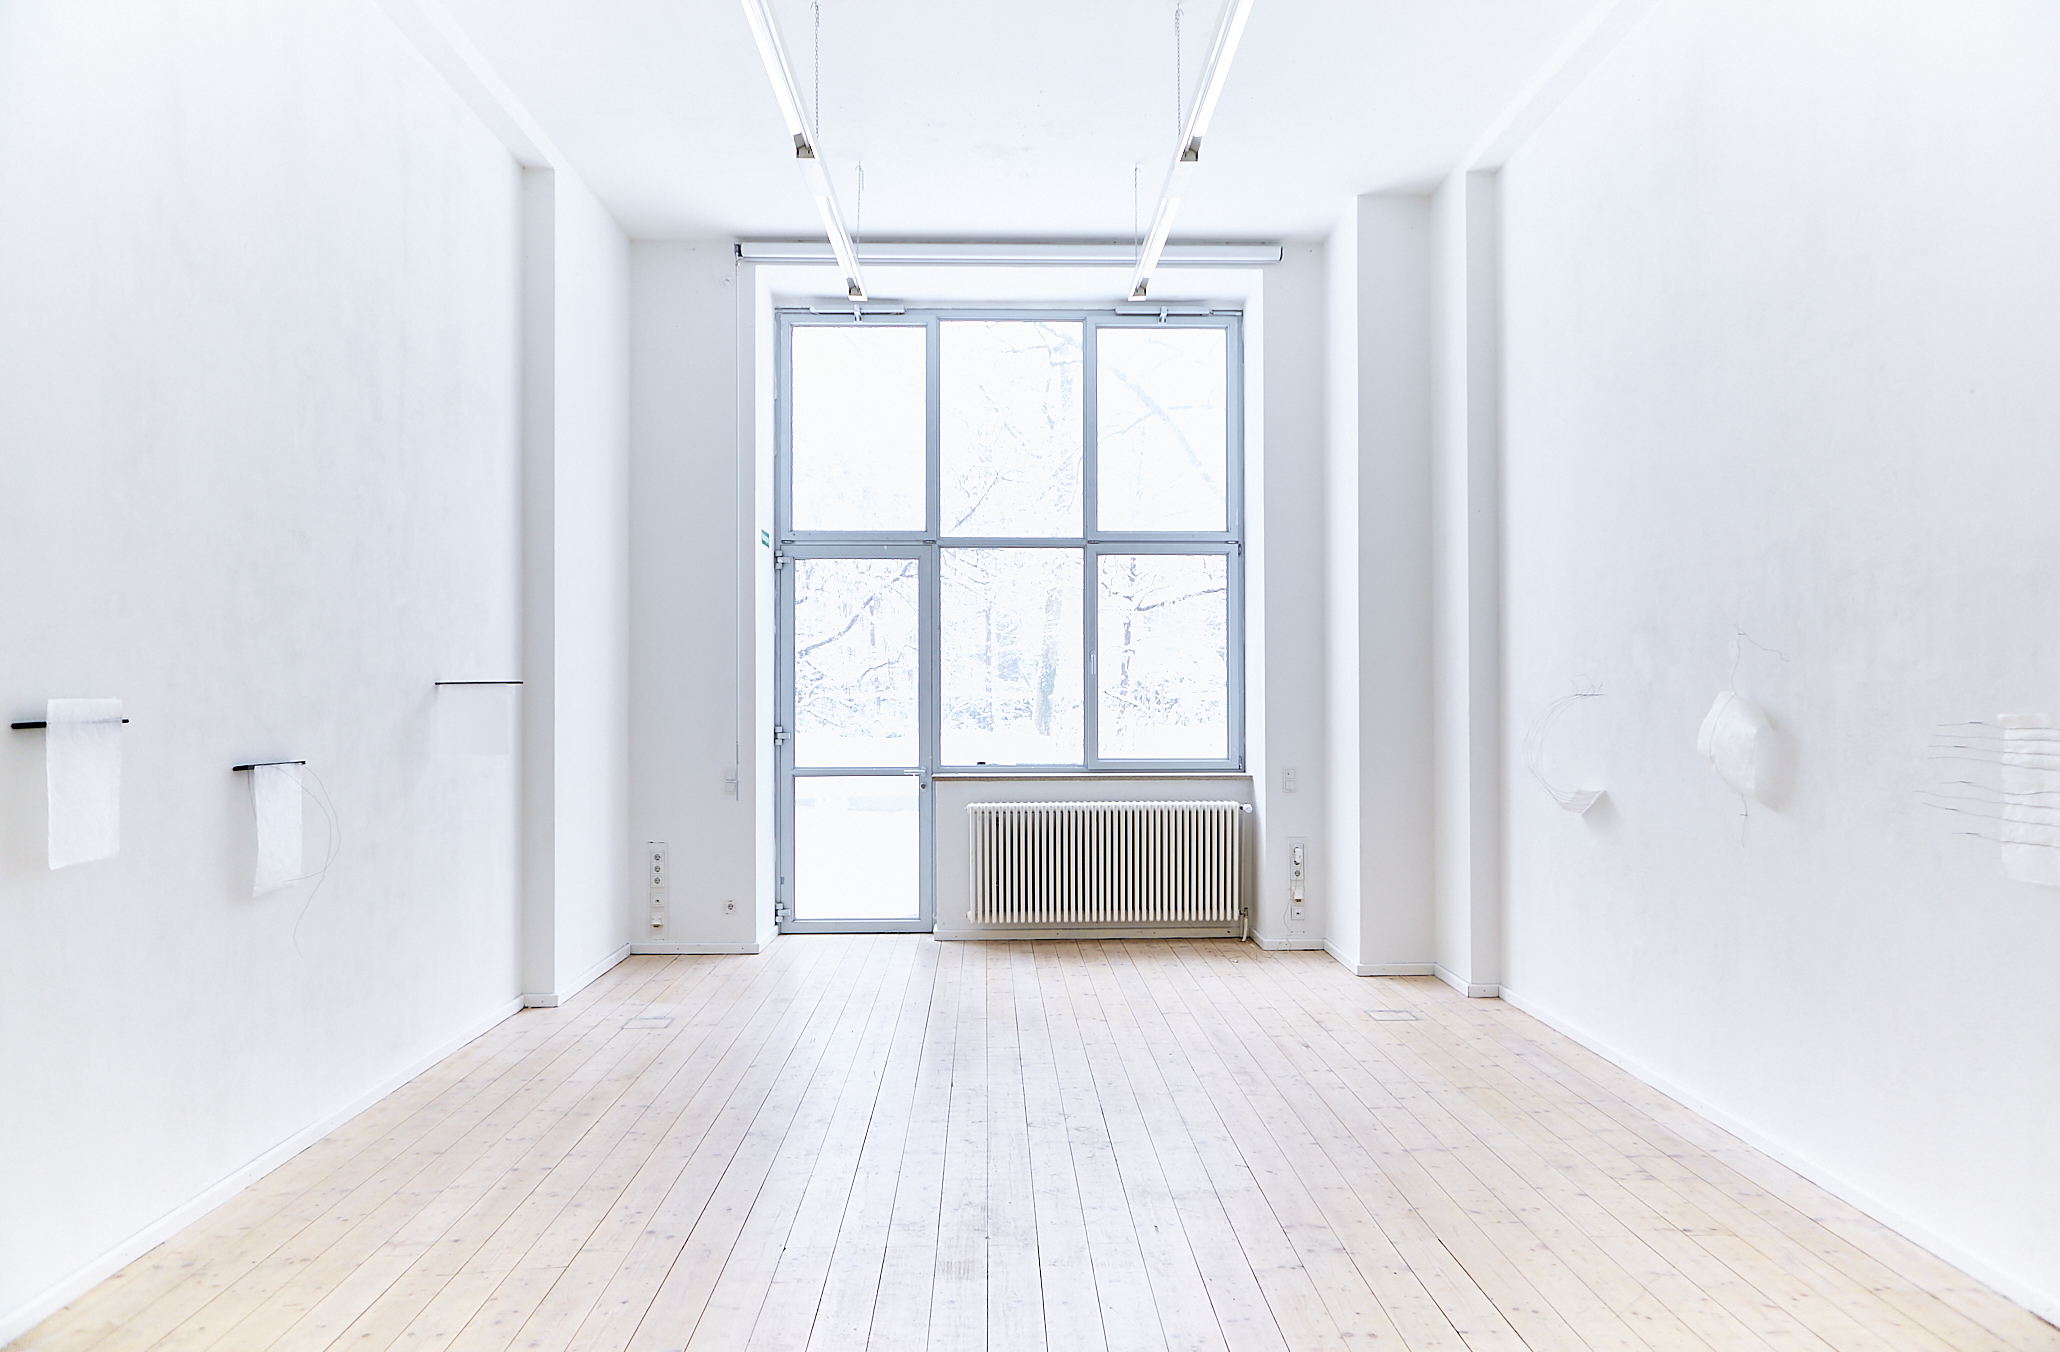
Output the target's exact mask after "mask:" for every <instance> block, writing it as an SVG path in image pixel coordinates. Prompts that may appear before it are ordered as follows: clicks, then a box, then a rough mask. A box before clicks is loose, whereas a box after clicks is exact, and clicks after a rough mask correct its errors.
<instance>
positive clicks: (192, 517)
mask: <svg viewBox="0 0 2060 1352" xmlns="http://www.w3.org/2000/svg"><path fill="white" fill-rule="evenodd" d="M395 4H396V7H397V8H405V6H403V5H401V0H395ZM395 17H399V16H398V15H397V14H396V15H394V16H392V17H390V15H389V14H388V13H382V12H381V9H380V7H379V6H377V5H374V4H372V3H370V2H369V0H311V2H310V3H305V4H295V5H290V6H277V5H263V4H255V3H247V2H245V0H209V2H208V3H190V4H180V5H160V4H148V3H135V2H130V3H120V2H117V0H95V2H94V3H75V2H74V0H64V2H63V3H57V2H56V0H51V2H49V3H45V2H43V0H34V2H32V3H31V2H24V3H15V4H9V5H6V6H0V126H4V127H5V128H7V131H6V133H5V135H4V136H0V407H4V408H5V409H6V410H7V416H6V419H5V421H4V423H0V463H4V468H5V472H6V479H7V484H8V491H7V492H6V493H5V494H4V495H0V576H4V577H5V578H6V579H7V586H6V587H5V588H0V633H4V634H5V636H6V638H5V642H4V644H0V695H4V697H5V699H6V700H7V701H8V702H9V709H8V712H9V713H10V715H11V718H14V719H22V718H30V717H40V716H41V714H40V710H41V708H42V701H43V700H44V699H46V698H47V697H50V696H68V695H111V696H116V697H119V698H121V699H122V700H123V701H124V704H123V709H124V712H125V713H126V714H127V715H128V716H129V717H130V718H131V719H132V720H133V721H132V723H131V724H130V726H129V727H128V728H127V729H126V730H125V731H124V733H123V737H124V743H125V746H124V775H123V777H124V781H125V788H124V797H123V804H122V808H123V810H122V823H123V825H122V831H123V838H122V842H121V852H120V854H119V855H118V856H116V857H115V858H113V859H109V860H103V861H98V862H95V863H90V864H82V865H78V866H76V867H73V868H69V869H66V870H63V871H61V872H51V871H49V870H48V869H47V868H46V867H45V864H44V859H43V841H42V833H43V817H44V812H43V804H42V785H43V751H42V745H41V739H40V734H34V733H6V734H0V736H4V737H5V740H4V741H0V935H4V942H0V1086H4V1095H5V1099H6V1102H7V1104H8V1111H7V1112H6V1113H5V1114H4V1115H0V1160H4V1161H6V1167H4V1168H0V1341H4V1340H5V1339H6V1338H7V1337H10V1336H12V1335H13V1334H14V1333H17V1332H19V1331H20V1330H21V1329H22V1328H24V1327H26V1326H27V1324H28V1323H31V1322H33V1320H34V1319H35V1318H38V1317H40V1316H41V1315H42V1314H46V1313H48V1312H49V1309H50V1308H53V1302H54V1301H60V1300H62V1299H65V1298H68V1297H69V1296H72V1295H76V1294H77V1293H78V1292H79V1291H82V1290H84V1289H86V1288H87V1287H89V1286H90V1285H92V1283H93V1282H94V1281H97V1280H98V1279H99V1278H100V1277H102V1276H105V1275H106V1273H107V1272H109V1271H111V1270H112V1269H113V1267H114V1266H115V1265H117V1264H119V1263H120V1262H122V1261H125V1260H126V1259H127V1258H130V1257H133V1256H134V1255H135V1254H137V1253H140V1252H141V1251H143V1249H145V1248H147V1247H148V1245H149V1244H150V1243H151V1242H154V1241H155V1240H156V1239H161V1238H163V1237H165V1236H166V1235H167V1234H169V1233H171V1232H172V1231H173V1230H175V1229H176V1228H177V1226H178V1225H179V1224H181V1223H183V1222H184V1221H185V1220H190V1219H191V1218H192V1217H194V1216H196V1215H198V1214H200V1213H201V1212H202V1211H204V1210H205V1209H206V1208H207V1207H208V1206H210V1205H212V1204H214V1203H215V1202H218V1201H220V1200H222V1199H224V1198H225V1197H227V1196H228V1195H230V1194H231V1193H232V1192H233V1190H234V1188H235V1187H236V1186H237V1185H239V1184H240V1183H242V1182H245V1181H248V1179H250V1178H252V1177H255V1176H257V1175H258V1174H260V1173H262V1172H263V1171H264V1170H265V1169H266V1168H269V1167H270V1166H271V1165H273V1164H276V1163H278V1162H279V1161H280V1160H281V1159H283V1158H285V1157H286V1156H287V1155H290V1154H291V1153H292V1151H293V1150H295V1149H297V1148H299V1146H301V1145H304V1144H306V1143H307V1142H308V1141H310V1140H312V1139H314V1138H315V1137H316V1136H318V1135H319V1134H320V1132H321V1131H322V1130H323V1129H324V1128H325V1127H326V1126H327V1125H328V1124H332V1123H334V1122H336V1121H339V1120H341V1118H342V1117H344V1116H348V1114H349V1113H350V1112H352V1111H354V1110H355V1109H356V1108H358V1107H362V1106H363V1105H364V1104H365V1103H367V1102H369V1101H371V1099H373V1098H376V1097H377V1096H378V1095H379V1094H380V1093H382V1092H384V1090H385V1089H387V1088H389V1087H391V1086H392V1085H393V1084H394V1083H396V1082H398V1081H399V1080H400V1079H404V1078H405V1077H406V1076H408V1075H409V1074H412V1073H413V1072H414V1070H415V1069H418V1068H419V1067H421V1066H422V1065H425V1064H428V1063H430V1062H433V1061H434V1060H435V1059H436V1058H438V1057H439V1056H441V1055H442V1054H444V1053H445V1052H447V1051H448V1050H450V1049H451V1048H452V1047H454V1046H456V1045H459V1044H461V1043H462V1042H463V1041H465V1040H466V1039H468V1038H469V1037H470V1036H472V1035H474V1034H475V1033H476V1032H478V1031H480V1030H481V1029H482V1028H484V1027H486V1026H489V1025H491V1024H492V1023H493V1022H495V1021H497V1020H498V1019H500V1018H502V1017H505V1016H506V1015H507V1014H508V1013H509V1012H510V1011H511V1010H512V1009H513V1008H514V1007H515V1001H516V997H517V995H518V992H520V991H522V990H523V989H524V986H523V982H522V972H521V957H522V954H521V940H520V925H519V908H520V898H521V895H522V893H523V890H524V889H523V884H522V879H521V877H520V873H519V861H518V836H519V822H520V805H519V801H518V783H517V775H518V773H519V765H520V762H519V760H518V758H517V757H515V756H497V757H459V756H453V755H451V754H449V753H448V752H447V751H440V750H439V748H438V746H437V744H436V742H435V738H434V735H433V729H434V716H433V710H434V707H435V705H434V696H433V682H435V681H438V680H482V679H486V680H491V679H511V678H514V677H516V676H519V675H521V674H523V673H522V672H521V665H522V662H523V658H524V653H523V649H522V636H523V632H524V629H525V626H526V623H527V621H526V618H525V609H524V607H525V597H524V586H523V572H522V560H523V556H524V552H525V548H526V547H527V546H528V545H533V544H534V543H535V542H534V541H527V542H526V540H525V533H524V524H523V511H522V506H523V498H524V484H523V459H524V454H525V449H526V448H527V447H529V446H530V445H531V443H532V441H533V438H532V437H531V436H530V434H529V432H528V431H527V430H526V427H525V421H524V414H525V402H524V399H523V397H522V394H523V374H524V361H525V359H524V355H523V348H524V343H523V336H524V331H525V330H524V322H525V316H524V285H525V275H524V274H525V269H524V266H523V260H524V257H525V254H526V253H527V252H533V251H534V250H533V247H532V246H533V245H534V243H535V242H534V241H531V240H528V239H526V237H525V223H524V219H523V210H522V190H521V181H522V173H523V170H522V165H523V164H525V163H529V162H530V161H529V160H521V161H518V158H516V157H513V156H511V153H510V152H511V139H510V132H509V129H508V126H507V123H508V119H507V118H505V117H496V116H491V115H489V114H490V113H491V111H492V110H486V111H483V110H482V105H481V103H480V102H479V101H478V99H477V98H475V97H474V96H475V95H477V94H478V93H479V90H478V87H477V86H478V82H477V81H472V82H470V83H469V84H467V83H466V82H464V81H460V82H459V83H460V84H461V85H464V86H465V87H466V88H467V90H468V93H467V94H466V95H464V96H461V95H460V94H459V93H458V92H455V90H454V86H453V83H452V75H451V71H450V70H449V69H447V68H443V67H432V65H431V64H430V63H429V62H428V61H425V59H424V58H425V54H426V53H425V52H424V51H423V50H422V49H420V48H419V47H417V46H416V45H414V44H413V43H411V41H410V38H409V37H406V36H403V32H402V30H401V29H399V28H397V27H396V25H395V22H394V18H395ZM416 40H417V41H420V37H419V34H418V35H416ZM468 100H469V102H468ZM513 139H514V140H516V141H519V140H520V139H521V137H520V136H519V135H517V136H515V137H514V138H513ZM532 158H535V157H534V156H533V155H532ZM561 177H566V178H567V181H565V182H561V183H560V185H559V200H560V207H559V210H558V211H557V213H556V221H555V226H556V229H555V231H554V241H555V242H547V243H549V247H550V248H551V249H552V251H553V253H552V256H551V258H550V259H549V265H548V266H547V267H545V268H544V269H543V275H544V276H545V277H546V279H547V280H548V283H549V285H550V286H551V288H552V289H553V292H554V295H553V296H552V298H551V302H550V303H549V304H547V305H545V306H544V307H543V310H544V313H546V314H547V315H550V316H552V319H551V324H552V328H551V329H550V330H549V331H548V333H547V334H546V338H547V339H548V341H549V342H550V343H551V344H555V345H558V346H561V347H563V348H565V349H566V351H565V352H564V353H563V354H562V355H561V356H560V357H559V358H558V359H557V360H556V361H555V362H554V363H553V374H552V377H551V378H552V381H553V384H554V389H553V391H552V395H551V397H550V398H548V399H546V400H544V401H543V407H544V408H545V409H546V411H547V412H548V413H549V416H550V418H551V420H552V424H553V426H552V433H551V435H550V436H547V437H546V438H544V439H543V441H541V442H539V443H537V444H539V445H541V446H542V447H543V448H544V449H545V450H546V451H547V452H552V453H554V454H555V455H556V456H557V463H558V464H559V465H560V466H561V467H580V468H584V469H586V470H590V471H592V473H590V474H589V475H588V476H587V479H586V481H584V482H582V483H580V484H577V485H574V487H573V491H572V492H570V493H569V494H568V495H567V497H566V500H565V501H564V502H563V503H561V504H559V505H558V507H557V510H556V511H555V513H554V519H555V521H556V522H557V523H558V525H559V527H562V530H563V538H562V539H560V540H559V541H557V542H555V543H556V545H557V548H556V550H555V553H553V551H550V550H547V551H546V558H552V557H555V559H556V562H557V564H558V565H559V567H560V576H559V579H558V584H557V587H556V591H555V597H556V600H557V601H558V602H562V603H563V604H565V605H567V606H575V607H578V608H579V610H580V611H581V615H580V616H579V617H578V618H579V622H578V623H575V624H573V625H572V626H570V627H569V628H568V629H567V632H566V633H565V635H564V636H563V637H564V639H565V641H566V642H568V643H577V644H579V645H580V649H581V650H580V652H578V653H575V654H573V655H572V658H571V660H570V661H568V662H567V663H564V664H560V667H559V669H558V670H556V671H553V672H551V673H550V674H549V679H548V680H547V681H546V682H545V683H544V684H545V685H546V688H547V693H549V691H550V688H551V687H555V693H556V695H557V696H558V697H560V698H572V697H577V698H580V699H583V700H587V701H588V702H589V703H590V704H591V705H593V706H595V707H592V708H590V709H588V710H586V711H583V712H582V713H581V715H580V717H579V718H577V719H573V720H571V721H569V722H567V723H566V725H565V729H564V737H565V738H567V739H569V738H578V739H579V740H580V743H581V744H580V745H579V746H578V747H577V748H576V752H577V754H575V755H574V756H573V757H572V758H571V760H570V761H569V762H567V764H569V765H570V767H571V769H570V771H568V776H569V777H568V782H567V784H566V786H565V788H566V791H567V792H568V793H576V794H578V795H580V796H582V799H583V803H584V806H583V809H582V815H581V816H580V817H579V818H578V819H577V820H574V821H570V822H568V823H566V824H565V826H566V833H567V835H568V836H569V837H571V845H572V849H571V850H570V851H569V852H564V856H563V857H564V858H565V859H567V860H570V861H572V863H573V865H574V866H575V867H579V866H584V867H585V870H586V873H587V874H588V875H593V874H596V873H599V874H601V875H602V876H601V879H600V881H599V884H598V886H596V885H595V884H594V882H593V881H592V879H591V878H588V879H582V888H583V890H582V891H581V893H580V895H578V896H576V897H571V896H557V895H554V894H553V893H552V892H549V891H546V892H544V893H542V894H540V895H541V896H542V897H543V899H544V902H545V904H548V905H550V906H552V907H553V908H554V909H555V910H556V911H557V912H558V914H557V916H556V919H557V921H558V923H557V924H556V925H555V926H554V931H555V932H554V942H556V943H557V944H559V947H558V949H557V950H556V953H555V958H556V965H557V966H558V967H562V968H566V969H568V970H570V971H571V974H572V978H573V980H574V981H577V980H578V979H579V977H580V976H581V975H582V974H583V972H584V970H586V969H588V968H590V967H591V966H592V965H593V963H594V960H595V957H596V955H599V956H600V958H602V959H605V957H606V956H607V954H608V953H609V952H610V951H612V950H614V949H616V948H618V947H620V946H621V941H622V938H623V937H624V936H623V931H624V928H625V927H624V925H623V917H622V913H621V907H620V904H619V896H620V894H621V892H623V891H625V890H627V888H626V882H627V878H626V875H627V872H628V868H629V859H628V858H627V852H626V850H625V849H624V848H623V844H624V841H623V834H624V833H623V831H622V826H621V822H622V814H621V799H622V795H623V792H624V791H625V789H626V784H624V782H623V781H624V776H623V772H622V760H623V751H622V746H623V741H624V738H623V736H622V735H621V729H622V727H623V722H624V705H625V701H626V693H627V692H626V682H625V681H624V680H623V679H622V674H621V673H622V666H623V659H622V657H621V655H620V654H621V648H622V642H623V640H622V630H623V624H624V620H625V616H624V614H623V606H622V603H621V599H620V598H622V596H623V594H624V592H625V590H626V588H625V586H624V579H623V576H622V574H623V571H624V567H625V562H624V561H623V559H622V558H621V556H620V550H621V543H622V536H623V528H622V525H621V523H620V517H621V515H622V512H623V510H624V508H623V504H622V497H623V490H622V475H623V469H624V467H625V455H626V447H625V445H624V443H625V440H626V430H625V428H624V426H623V423H624V420H625V417H626V402H627V396H626V389H624V388H623V386H624V385H625V384H626V379H627V371H626V367H627V356H626V351H625V350H624V349H625V347H626V341H627V338H626V320H625V315H624V302H625V297H626V275H625V273H626V261H627V260H626V245H625V244H624V242H623V240H622V238H621V235H620V232H619V230H617V229H616V228H615V226H614V223H613V222H612V220H610V219H609V218H608V217H607V215H606V213H605V211H603V210H602V209H601V208H600V207H599V205H598V204H597V203H594V202H593V201H592V199H591V197H590V195H588V194H586V193H585V189H584V188H583V186H581V185H579V184H578V183H577V182H576V180H570V179H569V176H561ZM561 330H562V332H561ZM547 599H550V598H547ZM617 692H620V693H619V694H618V693H617ZM275 758H276V759H305V760H306V761H307V762H308V771H309V779H310V782H311V783H313V784H316V785H318V786H319V788H320V789H321V790H323V791H324V792H325V793H326V796H327V799H328V801H329V802H331V803H332V804H333V805H334V808H335V813H336V817H337V820H338V823H339V826H340V832H341V834H340V839H339V840H338V841H337V842H336V851H335V858H334V865H333V867H332V868H330V869H329V871H328V873H327V875H326V876H325V877H324V878H323V879H322V882H321V886H320V889H319V891H317V890H316V889H315V886H314V883H313V881H312V880H310V881H308V882H303V883H300V884H297V885H295V886H293V887H289V888H286V889H282V890H280V891H276V892H271V893H267V894H266V895H264V896H261V897H257V898H253V897H252V895H251V881H252V873H251V870H252V867H253V865H254V853H255V845H254V840H253V821H252V810H251V804H250V801H249V798H248V796H247V790H246V788H245V786H244V783H243V778H244V777H243V776H239V775H235V774H232V773H231V772H230V766H231V765H232V764H236V763H244V762H250V761H253V760H266V759H275ZM611 795H612V796H611ZM597 799H598V801H597ZM610 813H613V817H612V820H611V819H610ZM307 816H308V819H309V829H308V853H309V856H310V858H311V859H315V860H319V859H320V858H322V857H323V856H325V855H326V854H327V853H328V849H327V844H328V842H327V840H326V839H325V833H324V831H323V828H322V826H321V817H322V814H321V813H320V812H319V811H317V810H316V809H314V808H313V807H312V806H311V807H310V808H309V810H308V813H307ZM610 870H612V872H611V871H610ZM557 975H558V979H559V980H561V982H562V981H563V979H564V976H565V973H564V972H559V973H558V974H557Z"/></svg>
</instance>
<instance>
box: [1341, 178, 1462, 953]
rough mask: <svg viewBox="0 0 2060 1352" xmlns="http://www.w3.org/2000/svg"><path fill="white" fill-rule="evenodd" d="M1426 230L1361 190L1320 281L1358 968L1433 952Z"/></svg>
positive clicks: (1344, 880)
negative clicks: (1326, 335) (1324, 300)
mask: <svg viewBox="0 0 2060 1352" xmlns="http://www.w3.org/2000/svg"><path fill="white" fill-rule="evenodd" d="M1431 224H1432V216H1431V199H1430V198H1428V197H1425V196H1417V195H1410V194H1399V193H1396V194H1390V193H1369V194H1367V195H1365V196H1363V197H1360V198H1358V199H1357V200H1355V201H1354V202H1353V203H1352V204H1351V206H1350V207H1349V208H1348V209H1347V212H1346V215H1345V218H1344V219H1343V220H1341V221H1340V223H1339V225H1338V227H1337V229H1336V230H1335V231H1334V232H1333V234H1332V235H1331V238H1330V241H1329V247H1328V262H1327V276H1326V280H1325V292H1326V295H1327V298H1328V299H1327V304H1328V306H1329V314H1330V321H1329V325H1328V330H1329V341H1330V351H1329V353H1328V354H1327V364H1328V372H1329V390H1328V396H1327V401H1326V406H1327V425H1326V433H1325V442H1326V446H1325V453H1324V454H1325V470H1324V485H1325V490H1326V494H1327V500H1326V505H1325V519H1324V525H1325V541H1324V570H1325V585H1326V587H1327V589H1328V590H1327V593H1326V611H1327V615H1328V621H1329V628H1328V632H1327V634H1326V636H1325V641H1326V647H1325V651H1324V657H1323V661H1324V664H1325V672H1326V680H1325V695H1326V702H1327V709H1326V718H1327V720H1328V727H1329V734H1330V738H1329V740H1330V751H1329V761H1328V774H1327V776H1326V779H1327V790H1328V793H1329V804H1328V812H1327V817H1328V821H1329V827H1330V829H1329V831H1328V833H1327V836H1328V840H1327V844H1326V850H1327V858H1328V859H1329V861H1330V866H1331V869H1332V872H1331V875H1330V885H1329V889H1328V893H1329V906H1328V912H1329V916H1328V921H1327V923H1328V926H1329V929H1328V934H1329V943H1328V945H1327V947H1328V948H1329V950H1330V952H1331V953H1332V954H1333V955H1334V956H1336V957H1337V959H1338V960H1339V961H1340V962H1343V963H1344V964H1345V965H1346V966H1348V967H1351V968H1353V970H1355V971H1357V972H1358V973H1359V974H1361V975H1363V976H1372V975H1395V974H1405V973H1428V972H1429V971H1430V970H1431V968H1432V962H1433V953H1434V935H1433V918H1434V908H1433V892H1434V882H1435V878H1434V862H1435V853H1434V849H1433V827H1434V818H1433V813H1432V789H1433V762H1432V750H1433V739H1432V732H1431V719H1432V711H1433V699H1432V686H1431V613H1432V612H1431V564H1432V554H1431V539H1432V533H1431V483H1432V481H1431V467H1432V399H1431V327H1430V326H1431V284H1430V283H1431V273H1430V266H1431V243H1432V232H1431Z"/></svg>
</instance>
